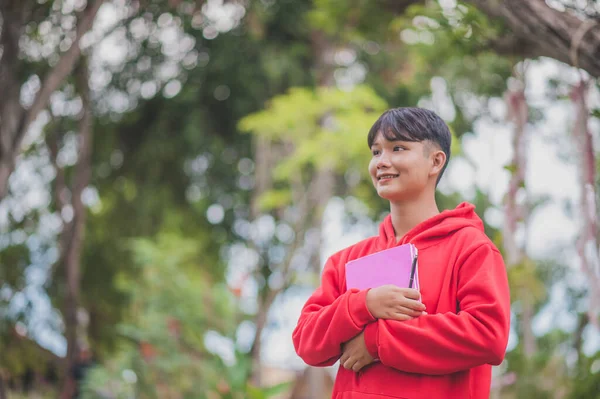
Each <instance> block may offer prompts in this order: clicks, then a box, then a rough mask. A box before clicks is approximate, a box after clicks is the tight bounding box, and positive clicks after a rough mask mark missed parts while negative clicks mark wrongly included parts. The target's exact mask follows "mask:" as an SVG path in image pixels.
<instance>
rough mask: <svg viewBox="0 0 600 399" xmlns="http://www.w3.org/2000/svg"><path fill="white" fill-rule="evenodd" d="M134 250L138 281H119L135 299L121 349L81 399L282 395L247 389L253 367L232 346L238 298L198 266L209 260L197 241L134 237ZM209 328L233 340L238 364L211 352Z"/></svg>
mask: <svg viewBox="0 0 600 399" xmlns="http://www.w3.org/2000/svg"><path fill="white" fill-rule="evenodd" d="M131 250H132V252H133V258H134V260H135V273H134V276H126V275H124V274H122V275H120V278H119V280H118V284H119V286H120V287H121V289H122V290H123V291H125V292H127V293H128V295H129V297H130V298H131V301H130V305H129V307H128V309H127V311H126V318H125V320H126V321H124V322H123V323H121V324H119V325H118V326H117V330H118V331H119V336H120V338H121V340H120V345H119V348H118V351H117V352H116V354H115V355H113V356H111V357H110V358H109V359H106V360H105V361H103V362H102V363H101V365H97V366H95V367H93V368H92V369H91V370H90V372H89V377H88V378H87V379H86V384H85V389H84V394H83V397H84V398H100V397H106V395H109V396H111V397H117V398H121V397H123V398H125V397H131V396H136V397H143V398H163V397H181V398H211V397H214V395H218V397H221V398H237V397H245V396H243V395H242V393H243V392H246V391H247V390H248V389H251V390H252V392H254V395H255V396H253V397H256V398H262V397H265V398H266V397H268V396H266V395H267V394H268V393H270V392H271V391H273V392H275V391H277V390H276V389H275V388H266V389H264V390H263V389H258V388H256V387H252V388H249V387H248V385H247V384H248V383H247V375H248V373H249V371H250V363H248V360H247V356H246V354H245V353H242V352H240V351H239V350H237V349H234V348H235V338H236V329H237V325H238V323H239V321H240V319H239V317H238V310H237V307H236V301H237V299H236V297H235V296H234V295H233V293H232V292H231V291H230V289H229V288H228V287H227V286H226V285H225V284H223V283H216V284H215V283H214V282H213V281H212V279H211V277H210V276H208V275H207V274H206V272H205V271H203V270H202V268H199V267H198V266H199V265H202V263H203V262H204V261H205V259H204V257H203V256H202V255H203V251H202V249H201V247H199V246H198V245H197V242H196V241H195V240H194V239H191V238H184V237H181V236H177V235H173V234H163V235H160V236H159V237H158V238H157V240H156V241H150V240H148V239H136V240H133V241H132V242H131ZM207 331H211V332H212V333H214V334H218V335H219V336H221V337H222V338H223V339H225V340H227V341H228V342H230V343H231V346H232V350H234V351H235V359H234V362H233V364H229V363H226V362H225V361H224V359H223V358H221V357H220V356H219V355H217V354H216V353H214V352H211V351H210V348H207V346H206V343H205V339H206V338H205V334H206V332H207ZM213 350H214V348H213ZM261 395H263V396H261Z"/></svg>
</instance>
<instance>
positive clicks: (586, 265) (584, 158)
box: [571, 81, 600, 329]
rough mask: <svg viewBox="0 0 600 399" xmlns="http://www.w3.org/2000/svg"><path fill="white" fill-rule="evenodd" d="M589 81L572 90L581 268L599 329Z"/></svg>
mask: <svg viewBox="0 0 600 399" xmlns="http://www.w3.org/2000/svg"><path fill="white" fill-rule="evenodd" d="M587 88H588V83H586V82H584V81H581V82H580V83H579V84H578V85H577V86H575V87H574V88H573V90H572V91H571V100H572V101H573V104H574V105H575V125H574V127H573V136H574V138H575V142H576V143H577V147H578V153H579V156H578V159H579V160H580V162H579V170H580V173H579V179H580V182H579V185H580V189H581V191H580V204H581V213H582V214H581V219H582V224H583V226H582V229H581V230H582V231H581V235H580V237H579V239H578V242H577V252H578V254H579V259H580V261H581V268H582V270H583V273H584V274H585V276H586V278H587V282H588V284H589V301H590V303H589V306H588V317H589V322H590V324H591V325H593V326H594V327H596V329H600V321H599V320H598V317H599V316H600V255H599V254H598V239H597V234H598V215H597V204H596V155H595V153H594V143H593V137H592V133H591V131H590V129H589V128H588V118H589V116H588V115H589V110H588V107H587V104H586V98H585V97H586V94H587Z"/></svg>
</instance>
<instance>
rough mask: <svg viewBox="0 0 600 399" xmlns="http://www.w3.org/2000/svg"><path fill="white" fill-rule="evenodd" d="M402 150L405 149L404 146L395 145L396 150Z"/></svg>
mask: <svg viewBox="0 0 600 399" xmlns="http://www.w3.org/2000/svg"><path fill="white" fill-rule="evenodd" d="M402 150H404V148H403V147H400V146H399V145H397V146H395V147H394V151H402Z"/></svg>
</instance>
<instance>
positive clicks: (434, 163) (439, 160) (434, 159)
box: [429, 149, 446, 176]
mask: <svg viewBox="0 0 600 399" xmlns="http://www.w3.org/2000/svg"><path fill="white" fill-rule="evenodd" d="M429 160H430V162H431V168H430V169H429V176H434V175H435V176H437V175H439V174H440V172H441V171H442V169H443V168H444V165H445V164H446V154H445V153H444V151H442V150H437V149H435V150H432V151H431V153H430V154H429Z"/></svg>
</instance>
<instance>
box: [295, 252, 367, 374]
mask: <svg viewBox="0 0 600 399" xmlns="http://www.w3.org/2000/svg"><path fill="white" fill-rule="evenodd" d="M340 287H341V284H340V283H339V274H338V270H337V267H336V264H335V262H334V261H333V260H332V259H331V258H330V259H329V260H328V261H327V264H326V265H325V270H324V271H323V277H322V279H321V286H320V287H319V288H318V289H317V290H316V291H315V293H314V294H313V295H312V296H311V297H310V298H309V299H308V301H307V302H306V304H305V305H304V307H303V308H302V313H301V314H300V318H299V320H298V324H297V326H296V328H295V329H294V332H293V334H292V339H293V341H294V347H295V349H296V353H297V354H298V355H299V356H300V357H301V358H302V360H304V361H305V362H306V363H307V364H309V365H311V366H323V367H324V366H331V365H332V364H334V363H335V362H336V361H337V360H338V359H339V357H340V356H341V354H342V353H341V345H342V344H343V343H344V342H347V341H349V340H350V339H352V338H353V337H355V336H356V335H358V334H359V333H360V332H361V331H363V329H364V327H365V326H366V325H367V324H368V323H371V322H373V321H375V318H374V317H373V316H372V315H371V313H370V312H369V309H368V308H367V302H366V296H367V292H368V290H362V291H359V290H356V289H352V290H348V291H346V292H344V293H342V294H340Z"/></svg>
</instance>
